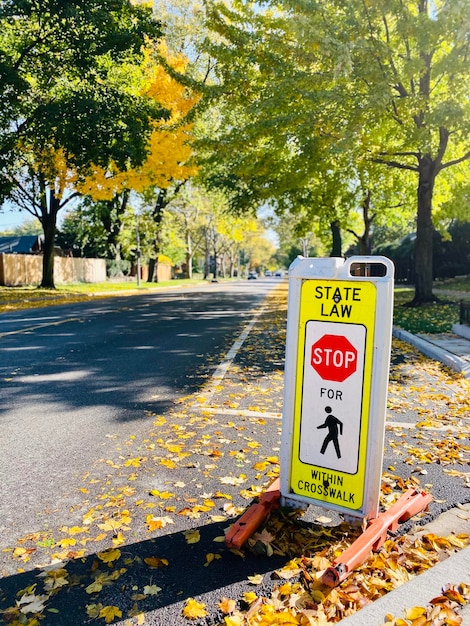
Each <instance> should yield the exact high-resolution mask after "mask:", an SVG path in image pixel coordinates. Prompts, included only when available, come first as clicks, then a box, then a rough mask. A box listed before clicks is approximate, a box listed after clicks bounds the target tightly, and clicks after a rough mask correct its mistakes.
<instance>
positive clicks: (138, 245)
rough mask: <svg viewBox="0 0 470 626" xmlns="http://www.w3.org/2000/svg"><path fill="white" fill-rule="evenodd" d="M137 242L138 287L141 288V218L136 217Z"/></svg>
mask: <svg viewBox="0 0 470 626" xmlns="http://www.w3.org/2000/svg"><path fill="white" fill-rule="evenodd" d="M135 222H136V240H137V249H136V251H135V254H136V257H137V287H140V235H139V216H138V215H136V218H135Z"/></svg>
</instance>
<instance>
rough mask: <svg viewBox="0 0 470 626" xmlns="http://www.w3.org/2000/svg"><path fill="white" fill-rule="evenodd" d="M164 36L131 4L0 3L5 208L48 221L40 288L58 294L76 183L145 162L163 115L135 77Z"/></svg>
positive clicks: (126, 0)
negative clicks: (95, 171) (60, 226)
mask: <svg viewBox="0 0 470 626" xmlns="http://www.w3.org/2000/svg"><path fill="white" fill-rule="evenodd" d="M160 36H161V27H160V24H159V22H158V21H157V20H156V19H154V17H153V16H152V12H151V9H150V8H149V7H145V6H143V5H137V4H135V3H133V2H131V1H130V0H112V1H110V0H100V1H99V2H98V0H89V1H88V2H86V3H83V2H77V1H73V2H66V3H64V2H57V1H55V0H45V1H44V2H41V3H37V2H31V1H30V0H25V1H24V2H13V1H8V2H2V3H1V6H0V57H1V58H2V67H3V72H1V75H0V94H1V95H0V102H1V104H2V106H1V109H2V113H1V115H0V117H1V119H2V124H1V129H0V154H1V159H0V160H1V161H2V168H1V172H0V201H2V200H5V199H9V200H10V201H13V202H14V203H16V204H18V206H19V207H20V208H22V209H24V210H26V211H28V212H29V213H31V214H32V215H33V216H34V217H37V218H38V219H39V221H40V222H41V225H42V228H43V231H44V253H43V277H42V283H41V286H42V287H52V288H53V287H54V237H55V231H56V220H57V214H58V212H59V211H60V210H62V209H63V208H64V207H65V206H66V205H68V204H69V203H70V202H71V200H72V199H73V197H74V196H75V194H76V191H77V190H76V188H75V189H74V188H73V183H74V182H75V181H77V179H78V176H79V175H80V176H84V174H85V172H87V171H88V170H89V168H90V164H91V163H95V164H99V165H101V166H102V167H106V166H107V164H108V163H110V162H113V163H115V164H116V166H117V167H121V168H126V167H128V166H129V165H132V166H135V165H137V164H139V163H141V162H142V161H143V159H144V157H145V152H146V146H147V141H148V136H149V133H150V131H151V121H152V120H157V119H161V118H162V117H163V116H164V115H165V114H166V113H165V111H164V110H163V109H162V107H161V105H159V104H157V103H156V101H155V100H154V99H153V98H151V97H150V96H149V95H147V94H146V93H145V92H142V91H141V92H140V93H139V91H138V90H136V86H135V83H133V77H132V72H129V71H128V69H129V68H132V67H138V66H139V64H140V63H141V62H142V48H143V46H144V44H146V43H147V45H148V44H149V42H156V41H157V40H158V39H159V37H160Z"/></svg>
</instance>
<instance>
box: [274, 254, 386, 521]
mask: <svg viewBox="0 0 470 626" xmlns="http://www.w3.org/2000/svg"><path fill="white" fill-rule="evenodd" d="M357 274H359V275H357ZM373 274H378V275H375V276H374V275H373ZM392 302H393V265H392V263H391V262H390V261H389V260H388V259H385V258H383V257H352V258H351V259H349V260H348V261H346V262H345V261H343V260H342V259H336V258H330V259H298V260H297V261H296V262H294V264H293V266H291V268H290V271H289V304H288V327H287V350H286V375H285V393H284V412H283V436H282V451H281V495H282V497H283V498H284V499H285V500H287V501H288V500H300V501H302V502H307V503H309V502H311V503H315V504H320V505H321V506H326V507H328V508H332V509H334V510H339V511H346V512H347V513H349V514H350V515H351V516H353V517H354V516H357V517H361V516H364V515H365V514H369V515H372V514H375V512H376V510H377V508H378V495H379V490H380V474H381V462H382V456H383V438H384V436H383V435H384V423H385V401H386V387H387V382H388V367H389V355H390V343H391V315H392Z"/></svg>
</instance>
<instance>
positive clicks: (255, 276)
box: [248, 272, 258, 280]
mask: <svg viewBox="0 0 470 626" xmlns="http://www.w3.org/2000/svg"><path fill="white" fill-rule="evenodd" d="M256 278H258V274H257V273H256V272H249V273H248V280H254V279H256Z"/></svg>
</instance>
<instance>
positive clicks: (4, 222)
mask: <svg viewBox="0 0 470 626" xmlns="http://www.w3.org/2000/svg"><path fill="white" fill-rule="evenodd" d="M32 219H33V218H32V216H31V215H30V214H29V213H27V212H26V211H18V210H17V209H13V208H11V209H10V208H8V207H7V206H3V207H2V208H0V231H2V230H8V229H10V228H15V226H20V225H21V224H22V223H23V222H28V221H29V220H32Z"/></svg>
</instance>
